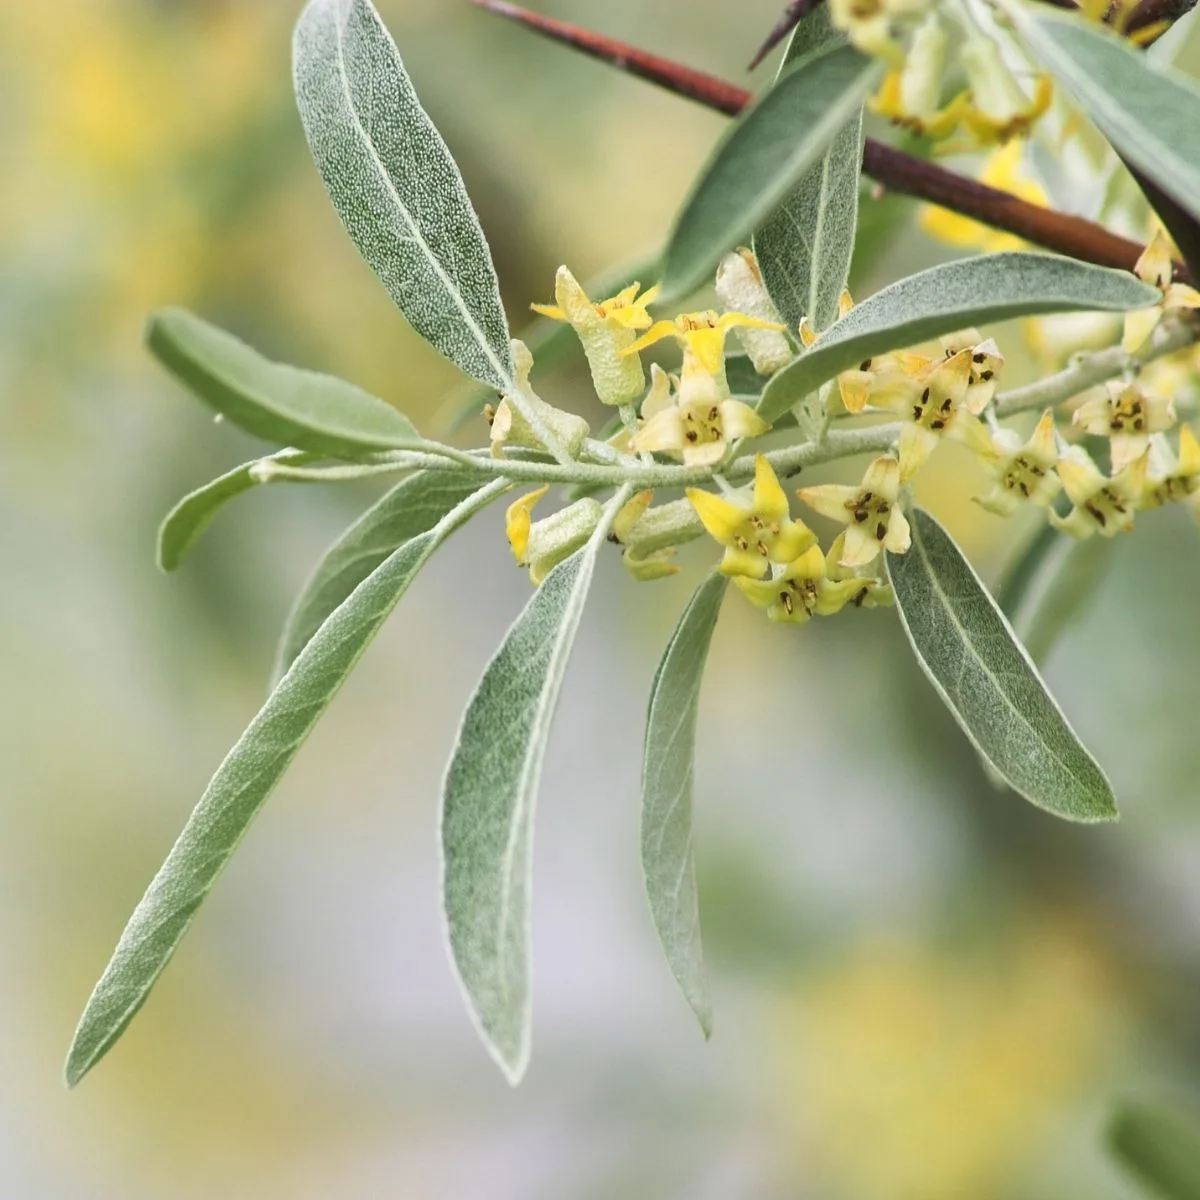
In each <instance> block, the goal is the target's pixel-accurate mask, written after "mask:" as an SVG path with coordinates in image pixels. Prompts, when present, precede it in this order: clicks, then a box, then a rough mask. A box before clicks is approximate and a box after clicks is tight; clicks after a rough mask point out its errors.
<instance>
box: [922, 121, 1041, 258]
mask: <svg viewBox="0 0 1200 1200" xmlns="http://www.w3.org/2000/svg"><path fill="white" fill-rule="evenodd" d="M1020 166H1021V143H1020V142H1019V141H1013V142H1009V144H1008V145H1007V146H1004V147H1002V148H1001V149H999V150H996V151H994V152H993V153H992V154H991V155H990V156H989V158H988V160H987V162H986V163H985V164H984V168H983V171H982V173H981V174H980V176H979V181H980V183H986V184H987V185H988V186H989V187H994V188H999V189H1000V190H1001V191H1004V192H1008V193H1010V194H1011V195H1013V196H1016V197H1017V199H1019V200H1027V201H1028V202H1029V203H1030V204H1037V205H1040V206H1041V207H1042V208H1045V207H1047V206H1048V205H1049V203H1050V200H1049V197H1048V196H1047V195H1046V193H1045V191H1044V190H1043V189H1042V186H1041V184H1039V183H1036V182H1035V181H1034V180H1032V179H1030V178H1029V177H1028V176H1026V175H1023V174H1022V173H1021V170H1020ZM920 224H921V228H922V229H924V230H925V232H926V233H928V234H929V235H930V236H931V237H935V238H937V239H938V241H940V242H944V243H945V244H946V245H947V246H963V247H970V248H972V249H979V250H983V251H984V252H985V253H988V254H999V253H1001V252H1003V251H1005V250H1020V249H1022V248H1023V247H1024V246H1025V244H1026V243H1025V241H1024V240H1023V239H1022V238H1019V237H1017V236H1016V235H1015V234H1012V233H1003V232H1001V231H1000V230H998V229H992V228H991V227H990V226H987V225H981V224H980V223H979V222H978V221H972V220H971V218H970V217H964V216H962V215H961V214H959V213H955V212H951V211H950V210H949V209H948V208H939V207H937V206H936V205H933V204H925V205H922V206H921V216H920Z"/></svg>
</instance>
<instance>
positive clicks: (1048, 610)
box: [997, 525, 1116, 666]
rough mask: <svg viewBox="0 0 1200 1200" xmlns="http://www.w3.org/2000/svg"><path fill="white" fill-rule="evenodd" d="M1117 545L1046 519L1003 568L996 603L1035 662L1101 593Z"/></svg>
mask: <svg viewBox="0 0 1200 1200" xmlns="http://www.w3.org/2000/svg"><path fill="white" fill-rule="evenodd" d="M1115 548H1116V539H1115V538H1102V537H1094V538H1087V539H1086V540H1084V541H1080V540H1078V539H1077V538H1073V537H1069V536H1068V535H1067V534H1065V533H1059V531H1058V530H1057V529H1055V528H1054V527H1053V526H1052V525H1044V526H1042V528H1041V529H1039V530H1038V532H1037V533H1036V534H1035V535H1034V537H1033V539H1032V540H1031V542H1030V543H1029V545H1028V547H1026V548H1025V550H1024V551H1023V553H1022V554H1021V555H1020V557H1019V558H1018V559H1017V560H1016V561H1015V562H1014V564H1013V567H1012V568H1011V569H1010V570H1009V571H1008V572H1007V573H1006V576H1005V578H1004V579H1003V580H1002V581H1001V583H1000V585H999V587H998V588H997V597H998V599H999V601H1000V607H1001V608H1002V609H1003V611H1004V614H1005V616H1007V617H1008V619H1009V621H1010V622H1011V623H1012V627H1013V630H1014V632H1015V633H1016V635H1017V637H1018V638H1020V640H1021V644H1022V645H1023V646H1024V647H1025V649H1026V650H1027V651H1028V652H1029V657H1030V658H1032V659H1033V661H1034V662H1035V663H1037V664H1038V665H1039V666H1040V665H1041V664H1043V663H1044V662H1045V661H1046V659H1047V658H1049V656H1050V652H1051V650H1053V649H1054V647H1055V645H1056V644H1057V643H1058V640H1059V638H1061V637H1062V635H1063V634H1064V633H1065V632H1066V631H1067V630H1068V629H1070V628H1071V626H1072V625H1074V624H1075V623H1076V622H1077V621H1079V620H1080V619H1081V618H1082V617H1083V614H1084V613H1085V612H1086V611H1087V609H1088V607H1089V606H1090V605H1091V603H1092V601H1093V600H1094V599H1095V598H1096V596H1097V595H1098V594H1099V591H1100V585H1101V583H1102V582H1103V579H1104V576H1105V574H1106V573H1107V572H1108V569H1109V567H1110V566H1111V565H1112V560H1113V551H1114V550H1115Z"/></svg>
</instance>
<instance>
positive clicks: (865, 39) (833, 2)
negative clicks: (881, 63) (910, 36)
mask: <svg viewBox="0 0 1200 1200" xmlns="http://www.w3.org/2000/svg"><path fill="white" fill-rule="evenodd" d="M928 9H929V0H829V16H830V20H831V21H832V22H833V25H834V27H835V28H837V29H840V30H841V31H842V32H843V33H844V34H845V35H846V37H847V39H848V40H849V42H850V44H851V45H852V46H854V47H855V48H857V49H859V50H861V51H862V52H863V53H864V54H870V55H872V56H874V57H875V58H882V59H885V60H886V61H888V62H890V63H894V64H899V63H900V62H901V60H902V59H903V57H904V47H903V46H902V45H901V43H900V41H899V40H898V38H897V33H898V32H899V31H900V30H901V29H902V28H903V27H904V26H905V25H906V24H909V23H911V22H912V21H914V20H916V19H917V18H919V17H921V16H923V15H924V13H925V12H926V11H928Z"/></svg>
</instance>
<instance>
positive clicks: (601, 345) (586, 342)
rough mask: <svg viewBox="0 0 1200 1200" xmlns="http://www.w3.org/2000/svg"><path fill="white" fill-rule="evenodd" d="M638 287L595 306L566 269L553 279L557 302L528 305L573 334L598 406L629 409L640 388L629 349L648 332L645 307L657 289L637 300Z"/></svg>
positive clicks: (638, 365)
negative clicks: (640, 332)
mask: <svg viewBox="0 0 1200 1200" xmlns="http://www.w3.org/2000/svg"><path fill="white" fill-rule="evenodd" d="M640 286H641V285H640V284H637V283H631V284H630V285H629V286H628V287H627V288H625V289H624V290H623V291H620V292H618V293H617V294H616V295H615V296H612V297H610V298H609V299H607V300H602V301H601V302H600V303H599V304H597V303H595V302H594V301H592V300H590V299H589V298H588V294H587V292H585V291H584V290H583V288H582V286H581V285H580V283H579V281H578V280H577V279H576V278H575V276H574V275H572V274H571V272H570V271H569V270H568V269H567V268H566V267H559V268H558V274H557V275H556V276H555V280H554V299H555V301H556V302H557V303H555V304H534V305H531V306H530V307H531V308H532V309H533V311H534V312H536V313H541V315H542V316H544V317H550V318H552V319H553V320H555V321H566V322H567V323H568V324H569V325H570V326H571V327H572V328H573V329H574V330H575V332H576V334H578V336H579V340H580V342H581V343H582V344H583V352H584V354H586V355H587V360H588V366H589V367H590V369H591V372H592V383H593V384H594V385H595V388H596V395H597V396H599V398H600V400H601V402H602V403H604V404H612V405H622V404H632V403H633V402H634V401H635V400H636V399H637V398H638V396H640V395H641V393H642V389H643V388H644V387H645V386H646V377H645V375H644V374H643V372H642V363H641V360H640V359H639V358H638V356H637V355H636V354H632V353H630V352H629V348H630V347H631V346H632V345H633V343H634V340H635V338H636V336H637V331H638V330H641V329H647V328H649V326H650V324H651V317H650V314H649V313H648V312H647V311H646V308H647V306H648V305H650V304H652V303H653V302H654V300H655V298H656V297H657V296H658V293H659V290H660V289H659V288H657V287H652V288H650V289H648V290H647V291H645V292H643V293H642V294H641V295H640V296H639V295H638V289H639V288H640Z"/></svg>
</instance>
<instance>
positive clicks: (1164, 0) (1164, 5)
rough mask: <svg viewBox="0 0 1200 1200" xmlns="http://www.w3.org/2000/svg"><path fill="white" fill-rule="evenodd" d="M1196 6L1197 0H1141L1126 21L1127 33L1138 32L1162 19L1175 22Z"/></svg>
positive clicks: (1171, 22)
mask: <svg viewBox="0 0 1200 1200" xmlns="http://www.w3.org/2000/svg"><path fill="white" fill-rule="evenodd" d="M1195 6H1196V0H1140V2H1139V3H1138V4H1137V5H1136V7H1135V8H1134V10H1133V12H1131V13H1130V14H1129V19H1128V20H1127V21H1126V22H1125V33H1126V34H1130V33H1137V31H1138V30H1139V29H1145V28H1146V27H1147V26H1150V25H1157V24H1158V23H1159V22H1160V21H1166V22H1168V23H1169V24H1174V23H1175V22H1176V21H1178V20H1179V18H1180V17H1185V16H1187V14H1188V13H1190V12H1191V11H1192V9H1193V8H1195Z"/></svg>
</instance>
